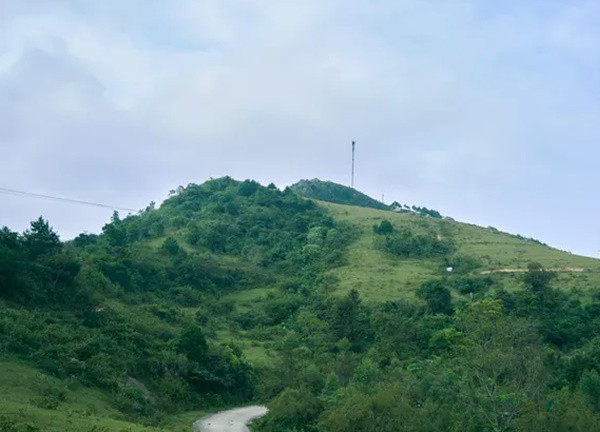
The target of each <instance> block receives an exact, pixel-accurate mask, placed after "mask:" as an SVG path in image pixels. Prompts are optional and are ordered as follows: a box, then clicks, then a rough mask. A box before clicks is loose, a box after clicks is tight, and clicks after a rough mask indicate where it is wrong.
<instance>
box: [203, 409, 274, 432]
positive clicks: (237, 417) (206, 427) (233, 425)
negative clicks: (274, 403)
mask: <svg viewBox="0 0 600 432" xmlns="http://www.w3.org/2000/svg"><path fill="white" fill-rule="evenodd" d="M267 412H268V410H267V408H266V407H264V406H258V405H255V406H249V407H243V408H235V409H232V410H228V411H221V412H218V413H216V414H213V415H211V416H210V417H206V418H203V419H200V420H198V421H197V422H196V423H194V426H193V429H194V432H249V431H250V429H248V424H249V423H250V422H251V421H252V420H254V419H257V418H259V417H262V416H264V415H265V414H266V413H267Z"/></svg>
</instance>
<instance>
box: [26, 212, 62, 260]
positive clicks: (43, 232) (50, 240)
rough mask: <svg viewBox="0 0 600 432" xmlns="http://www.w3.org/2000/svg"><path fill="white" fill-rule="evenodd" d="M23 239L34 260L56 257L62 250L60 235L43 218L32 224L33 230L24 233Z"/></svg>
mask: <svg viewBox="0 0 600 432" xmlns="http://www.w3.org/2000/svg"><path fill="white" fill-rule="evenodd" d="M23 239H24V243H25V247H26V248H27V250H28V252H29V255H30V256H31V257H32V258H37V257H39V256H41V255H54V254H56V253H58V252H60V251H61V249H62V244H61V242H60V239H59V237H58V234H56V233H55V232H54V231H53V230H52V228H51V227H50V225H49V224H48V222H47V221H45V220H44V218H43V217H42V216H40V217H39V218H38V219H37V220H35V221H33V222H31V228H30V229H29V230H27V231H25V233H23Z"/></svg>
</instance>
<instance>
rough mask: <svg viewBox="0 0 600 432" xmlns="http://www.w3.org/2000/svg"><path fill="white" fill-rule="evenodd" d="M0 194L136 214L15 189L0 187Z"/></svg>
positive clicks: (109, 206) (133, 210)
mask: <svg viewBox="0 0 600 432" xmlns="http://www.w3.org/2000/svg"><path fill="white" fill-rule="evenodd" d="M0 193H2V194H5V195H13V196H26V197H30V198H42V199H47V200H52V201H60V202H67V203H70V204H78V205H87V206H91V207H100V208H107V209H112V210H123V211H129V212H137V210H135V209H131V208H127V207H117V206H112V205H108V204H101V203H97V202H91V201H81V200H76V199H71V198H62V197H56V196H51V195H44V194H39V193H33V192H25V191H20V190H16V189H8V188H3V187H0Z"/></svg>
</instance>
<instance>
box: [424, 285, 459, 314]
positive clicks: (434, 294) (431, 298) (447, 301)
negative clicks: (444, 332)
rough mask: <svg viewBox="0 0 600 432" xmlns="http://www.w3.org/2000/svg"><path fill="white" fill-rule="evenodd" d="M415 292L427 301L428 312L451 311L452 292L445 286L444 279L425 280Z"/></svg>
mask: <svg viewBox="0 0 600 432" xmlns="http://www.w3.org/2000/svg"><path fill="white" fill-rule="evenodd" d="M416 294H417V297H420V298H422V299H423V300H425V303H427V310H428V311H429V312H430V313H432V314H438V313H442V314H451V313H452V294H451V293H450V290H449V289H448V288H447V287H446V281H444V280H432V281H428V282H425V283H424V284H423V285H421V287H420V288H419V289H418V290H417V293H416Z"/></svg>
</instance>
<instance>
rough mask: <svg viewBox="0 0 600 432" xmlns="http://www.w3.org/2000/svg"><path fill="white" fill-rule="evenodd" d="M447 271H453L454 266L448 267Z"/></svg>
mask: <svg viewBox="0 0 600 432" xmlns="http://www.w3.org/2000/svg"><path fill="white" fill-rule="evenodd" d="M446 271H447V272H448V273H452V272H453V271H454V267H446Z"/></svg>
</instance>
